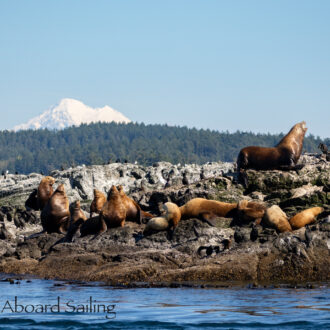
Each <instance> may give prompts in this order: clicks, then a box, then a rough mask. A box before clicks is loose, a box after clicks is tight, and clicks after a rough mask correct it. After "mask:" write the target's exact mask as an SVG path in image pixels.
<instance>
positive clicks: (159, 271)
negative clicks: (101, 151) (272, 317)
mask: <svg viewBox="0 0 330 330" xmlns="http://www.w3.org/2000/svg"><path fill="white" fill-rule="evenodd" d="M301 162H302V163H304V164H305V166H304V167H303V168H302V169H301V170H299V171H297V172H296V171H288V172H282V171H259V172H256V171H253V170H248V171H247V177H248V181H249V185H248V187H247V189H246V190H244V188H243V186H242V185H240V184H237V183H236V174H235V173H234V170H235V166H234V164H232V163H208V164H205V165H201V166H199V165H184V166H179V165H172V164H170V163H164V162H160V163H156V164H154V166H151V167H142V166H138V165H133V164H110V165H104V166H90V167H83V166H78V167H76V168H73V169H69V170H65V171H55V172H54V173H52V175H53V176H54V177H55V178H56V180H57V181H56V184H55V186H56V185H57V184H59V183H64V184H65V187H66V191H67V193H68V196H69V199H70V202H73V201H74V200H75V199H79V200H80V201H81V204H82V206H83V209H84V210H85V211H87V210H88V209H89V204H90V202H91V199H92V190H93V188H97V189H100V190H103V191H105V190H107V189H108V188H109V187H110V186H111V185H112V184H122V185H123V186H124V188H125V191H126V192H127V194H128V195H129V196H130V197H131V198H133V199H135V200H136V201H137V202H138V203H139V204H140V205H141V207H142V208H143V209H145V210H148V211H151V212H153V213H154V214H155V215H157V214H158V213H159V206H160V204H162V203H164V202H167V201H172V202H175V203H177V204H178V205H183V204H184V203H186V202H187V201H188V200H190V199H192V198H195V197H204V198H208V199H217V200H221V201H225V202H235V201H238V200H241V199H243V198H244V199H248V200H254V201H264V202H265V203H266V204H268V205H272V204H278V205H279V206H280V207H282V208H283V210H284V211H285V212H286V213H287V214H288V216H292V215H293V214H295V213H297V212H299V211H301V210H303V209H306V208H309V207H313V206H322V207H323V208H324V212H323V213H322V214H320V216H319V217H318V220H317V221H316V223H314V224H311V225H309V226H307V227H306V228H301V229H299V230H296V231H293V232H291V233H281V234H278V233H276V231H275V230H274V229H272V228H264V227H262V226H260V225H259V226H254V225H253V224H252V223H246V224H243V225H242V224H240V225H237V224H235V223H234V222H233V221H232V219H224V218H218V219H217V220H216V226H215V227H211V226H209V225H208V224H207V223H205V222H203V221H201V220H199V219H188V220H182V221H180V223H179V226H178V227H177V230H176V232H175V233H174V235H173V237H169V235H168V233H167V232H159V233H156V234H153V235H150V236H146V237H145V236H143V234H142V233H143V229H144V226H145V225H137V224H135V223H127V225H126V226H125V227H123V228H114V229H111V230H110V231H108V232H107V233H105V234H104V235H102V236H100V237H97V238H95V239H92V238H93V236H86V237H76V238H75V241H74V242H73V243H61V244H57V245H54V244H55V243H57V242H58V241H59V240H60V239H61V238H62V237H63V235H60V234H43V235H41V236H40V237H37V238H33V239H30V240H25V238H24V237H27V236H28V235H30V234H31V233H34V232H37V231H40V230H41V225H40V212H39V211H31V210H26V209H25V207H24V203H25V200H26V199H27V197H28V195H29V194H30V193H31V192H32V191H33V189H35V188H36V187H37V185H38V184H39V181H40V180H41V175H38V174H30V175H27V176H24V175H8V176H7V179H6V180H3V179H0V272H2V273H16V274H32V275H35V276H37V277H40V278H49V279H61V280H76V281H95V282H102V283H105V284H107V285H112V286H119V287H129V286H137V287H139V285H141V287H142V286H143V285H145V286H150V287H157V286H169V287H172V286H186V285H187V286H189V285H192V286H204V287H218V286H220V287H221V285H231V283H241V284H242V285H248V284H249V285H251V288H253V287H254V286H253V285H254V284H256V286H255V287H258V286H263V285H283V284H286V285H296V286H297V285H298V286H300V285H305V284H306V283H307V284H308V283H312V282H313V283H314V282H325V283H328V281H329V280H330V272H329V271H328V270H329V269H330V258H329V256H330V255H329V254H330V253H329V251H330V250H329V249H330V191H329V187H330V163H329V162H325V161H324V160H322V159H320V158H317V157H312V156H310V155H305V156H302V158H301ZM139 283H140V284H139ZM307 284H306V285H307Z"/></svg>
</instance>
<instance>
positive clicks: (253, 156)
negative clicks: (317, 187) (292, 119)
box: [237, 121, 307, 184]
mask: <svg viewBox="0 0 330 330" xmlns="http://www.w3.org/2000/svg"><path fill="white" fill-rule="evenodd" d="M306 131H307V127H306V123H305V122H304V121H302V122H301V123H298V124H296V125H294V126H293V127H292V128H291V130H290V132H289V133H288V134H287V135H286V136H284V137H283V139H282V140H281V141H280V142H279V143H278V144H277V145H276V146H275V147H273V148H267V147H256V146H250V147H245V148H243V149H242V150H241V151H240V152H239V154H238V157H237V171H238V173H239V176H240V180H241V181H242V180H243V181H244V183H245V184H246V180H245V179H244V178H243V174H244V170H245V169H248V168H251V169H255V170H290V169H294V168H295V166H296V164H297V162H298V160H299V158H300V155H301V152H302V147H303V142H304V137H305V134H306Z"/></svg>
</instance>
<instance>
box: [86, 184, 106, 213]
mask: <svg viewBox="0 0 330 330" xmlns="http://www.w3.org/2000/svg"><path fill="white" fill-rule="evenodd" d="M93 193H94V199H93V201H92V203H91V206H90V217H92V215H93V212H94V213H97V214H100V212H101V210H102V207H103V205H104V204H105V202H106V201H107V198H106V196H105V195H104V194H103V192H101V191H99V190H97V189H94V190H93Z"/></svg>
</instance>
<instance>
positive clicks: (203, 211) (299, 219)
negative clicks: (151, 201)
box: [144, 198, 324, 234]
mask: <svg viewBox="0 0 330 330" xmlns="http://www.w3.org/2000/svg"><path fill="white" fill-rule="evenodd" d="M323 211H324V209H323V208H322V207H312V208H309V209H307V210H304V211H302V212H299V213H297V214H296V215H294V216H293V217H292V218H290V219H289V220H288V217H287V215H286V214H285V213H284V211H282V210H281V208H280V207H279V206H277V205H273V206H271V207H267V206H266V205H265V204H263V203H260V202H251V201H248V200H245V199H244V200H241V201H239V202H238V203H224V202H219V201H216V200H207V199H204V198H194V199H192V200H190V201H189V202H188V203H186V204H184V205H183V206H180V207H179V206H177V205H176V204H174V203H171V202H167V203H165V204H164V206H163V215H162V216H160V217H156V218H152V219H150V220H149V222H148V223H147V225H146V228H145V230H144V232H145V233H146V234H148V233H152V232H154V231H162V230H170V231H171V232H173V231H174V230H175V228H176V227H177V225H178V223H179V221H180V220H181V219H190V218H199V219H202V220H205V221H206V222H208V223H209V224H211V225H215V224H214V220H215V219H216V218H217V217H224V218H234V219H235V220H236V223H237V224H244V223H249V222H253V223H254V224H255V225H259V224H261V225H263V226H265V227H271V228H275V229H276V230H277V231H278V232H287V231H293V230H296V229H300V228H302V227H304V226H306V225H308V224H311V223H313V222H315V220H316V217H317V216H318V215H319V214H320V213H322V212H323Z"/></svg>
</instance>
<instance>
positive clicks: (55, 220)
mask: <svg viewBox="0 0 330 330" xmlns="http://www.w3.org/2000/svg"><path fill="white" fill-rule="evenodd" d="M69 220H70V210H69V200H68V197H67V196H66V193H65V190H64V185H63V184H60V185H59V186H58V187H57V189H56V190H55V191H54V193H53V195H52V196H51V198H50V199H49V201H48V202H47V204H46V205H45V207H44V208H43V210H42V212H41V224H42V227H43V228H44V231H46V232H47V233H54V232H55V233H65V232H66V231H67V230H68V226H69Z"/></svg>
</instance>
